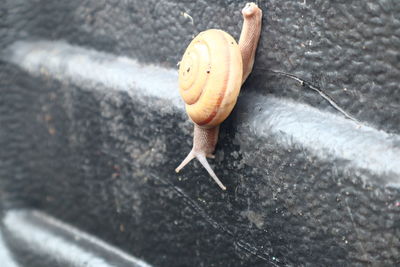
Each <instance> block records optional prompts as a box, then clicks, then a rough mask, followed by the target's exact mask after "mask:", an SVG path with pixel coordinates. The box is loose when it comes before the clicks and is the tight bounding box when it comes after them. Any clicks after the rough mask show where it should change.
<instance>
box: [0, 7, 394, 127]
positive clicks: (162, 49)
mask: <svg viewBox="0 0 400 267" xmlns="http://www.w3.org/2000/svg"><path fill="white" fill-rule="evenodd" d="M259 2H260V3H261V4H260V6H261V8H262V9H263V10H264V18H263V25H264V26H263V30H262V34H261V40H260V44H259V49H258V53H257V58H256V62H255V68H256V69H259V70H258V71H256V73H257V75H256V76H255V75H253V77H252V79H251V81H252V82H255V83H256V84H257V85H261V86H258V87H257V88H258V89H257V90H258V91H259V93H262V94H273V95H277V96H282V97H289V98H292V99H295V100H297V101H304V102H306V103H309V104H312V105H314V106H317V107H319V108H324V109H329V110H332V109H331V108H330V107H329V104H327V103H326V102H325V101H323V100H322V99H321V98H320V97H319V96H318V95H315V94H314V93H309V92H307V91H304V90H303V88H302V87H300V86H297V85H295V84H294V83H293V82H291V81H289V80H287V78H279V77H276V76H273V75H270V74H268V73H266V72H265V71H262V70H261V69H273V70H279V71H284V72H288V73H292V74H294V75H296V76H298V77H300V78H302V79H305V80H309V81H311V82H313V83H314V84H315V85H318V86H319V87H321V88H322V89H324V90H326V91H327V92H328V93H330V94H331V95H332V96H334V97H335V99H337V101H338V103H339V104H340V106H342V107H344V108H345V109H346V110H347V111H348V112H350V113H351V114H353V115H354V116H355V117H357V118H358V119H359V120H361V121H363V122H365V123H369V124H372V125H373V126H376V127H378V128H381V129H384V130H386V131H389V132H393V133H399V132H400V126H399V125H400V121H399V118H400V106H399V105H400V104H399V103H400V96H399V93H398V92H399V91H400V90H399V89H400V88H399V82H398V77H399V76H400V52H399V49H398V47H400V30H399V29H400V2H399V1H396V0H379V1H376V0H368V1H364V0H357V1H351V3H349V2H348V1H345V0H340V1H320V0H314V1H310V0H304V1H291V0H288V1H281V0H269V1H259ZM6 3H7V4H6V5H4V7H2V8H1V11H0V12H2V18H4V19H2V21H1V22H0V23H1V25H2V27H1V30H0V31H1V33H2V35H6V36H7V38H2V40H1V41H0V42H1V43H3V44H4V43H5V44H10V42H12V40H15V39H16V38H24V37H38V38H45V39H64V40H67V41H69V42H70V43H72V44H78V45H83V46H87V47H94V48H96V49H98V50H101V51H108V52H112V53H114V54H117V55H126V56H130V57H134V58H138V59H139V60H140V61H142V62H153V63H158V64H162V65H166V66H170V67H174V66H175V65H176V63H177V62H178V61H179V60H180V57H181V55H182V53H183V51H184V49H185V48H186V46H187V45H188V43H189V42H190V40H191V38H192V37H193V36H194V35H196V34H197V33H198V32H200V31H202V30H205V29H208V28H220V29H223V30H225V31H227V32H229V33H230V34H232V35H233V36H234V37H235V38H236V39H237V38H238V36H239V33H240V27H241V14H240V9H241V8H242V7H243V5H244V3H245V1H195V2H194V1H176V0H175V1H136V0H133V1H111V0H100V1H99V0H87V1H84V2H83V3H82V2H81V1H76V0H74V1H63V2H52V1H50V2H49V1H46V0H35V1H17V2H16V1H14V0H8V1H6ZM183 12H186V13H187V14H189V15H190V16H191V17H192V18H193V24H192V23H191V20H190V19H189V18H187V17H185V16H183Z"/></svg>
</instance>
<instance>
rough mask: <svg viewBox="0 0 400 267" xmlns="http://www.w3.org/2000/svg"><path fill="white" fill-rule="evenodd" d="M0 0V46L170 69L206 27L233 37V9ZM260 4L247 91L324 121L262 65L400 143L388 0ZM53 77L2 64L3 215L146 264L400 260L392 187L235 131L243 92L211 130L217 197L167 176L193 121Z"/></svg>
mask: <svg viewBox="0 0 400 267" xmlns="http://www.w3.org/2000/svg"><path fill="white" fill-rule="evenodd" d="M211 2H212V3H211ZM5 3H6V4H5V5H3V6H2V7H0V12H1V13H0V14H1V17H2V18H4V19H2V20H1V21H0V25H1V26H0V35H1V37H4V38H0V44H1V48H2V49H3V48H4V47H6V46H9V45H11V44H12V43H14V42H15V41H16V40H19V39H24V38H28V39H31V38H40V39H49V40H59V39H64V40H67V41H68V42H69V43H72V44H76V45H80V46H83V47H88V48H94V49H96V50H101V51H108V52H111V53H113V54H115V55H123V56H128V57H132V58H136V59H138V60H140V61H141V62H143V63H148V62H153V63H158V64H162V65H163V66H169V67H175V65H176V62H177V61H178V60H179V57H180V55H181V53H182V52H183V50H184V48H185V46H186V45H187V43H189V41H190V39H191V34H195V33H197V32H198V31H200V30H203V29H206V28H210V27H218V28H222V29H224V30H226V31H228V32H230V33H231V34H233V36H234V37H235V38H237V37H238V33H239V31H240V25H241V23H240V19H238V18H239V17H240V8H241V7H242V6H243V2H241V1H198V3H196V4H194V3H192V1H190V2H189V1H179V2H178V1H168V2H167V1H146V2H141V1H110V0H109V1H94V0H89V1H85V2H83V3H82V2H79V4H78V1H63V2H50V1H11V0H8V1H6V2H5ZM262 3H263V10H264V15H265V18H264V21H263V23H264V28H263V32H262V39H261V41H260V49H259V53H258V58H257V60H256V64H255V68H256V69H257V68H258V70H256V71H255V72H254V74H253V75H252V76H251V77H250V80H249V81H248V82H247V84H246V88H248V89H249V90H251V92H252V93H254V94H259V95H261V94H262V95H267V96H270V95H273V96H274V97H278V98H288V99H292V100H294V101H296V102H304V103H307V104H309V105H311V106H314V107H316V108H318V109H320V110H321V111H329V112H332V113H336V111H334V110H333V109H332V108H331V107H330V106H329V104H327V103H326V101H324V100H323V99H322V98H321V97H320V96H319V95H318V94H316V93H315V92H312V91H307V90H305V89H306V88H304V87H301V86H299V85H298V84H296V83H295V82H293V81H290V80H288V79H287V78H284V77H278V76H276V75H273V74H272V73H271V72H266V71H261V69H263V68H266V69H273V70H278V71H284V72H288V73H292V74H294V75H296V76H298V77H300V78H303V79H306V80H309V81H311V82H312V83H314V84H315V85H316V86H318V87H319V88H321V89H323V90H326V91H327V92H328V93H330V94H331V95H332V96H333V97H334V98H335V99H336V100H337V102H338V103H339V105H340V106H342V107H343V108H345V109H346V110H347V111H349V112H350V113H351V114H353V115H354V116H355V117H357V118H358V119H359V120H360V121H362V122H363V123H365V124H369V125H371V126H373V127H375V128H377V129H383V130H385V131H386V132H388V133H393V134H399V133H400V128H399V125H400V124H399V122H400V121H399V120H400V116H399V115H400V114H399V112H400V106H399V103H400V99H399V97H400V95H399V88H398V87H399V77H400V76H399V69H400V65H399V64H400V63H399V62H400V61H399V58H398V57H399V50H398V47H399V45H400V39H399V38H400V32H399V23H400V22H399V19H400V18H399V14H400V2H398V1H394V0H393V1H372V0H371V1H361V0H360V1H352V3H351V4H349V2H348V1H330V2H326V1H313V2H311V1H307V0H306V1H262ZM303 3H305V4H303ZM181 12H187V13H188V14H190V15H191V16H192V17H193V20H194V25H192V24H191V23H190V20H188V19H185V17H184V16H183V15H182V14H181ZM220 14H223V15H220ZM210 18H211V19H210ZM95 60H96V59H95ZM99 75H101V73H99ZM56 78H57V77H52V76H49V74H47V73H46V72H43V73H42V74H41V75H40V76H39V77H34V76H31V75H30V74H28V73H27V72H24V71H22V70H21V69H20V68H18V67H15V66H13V65H11V64H10V63H1V65H0V89H1V90H0V125H1V126H2V127H1V128H0V147H1V148H2V149H1V150H0V190H1V191H0V197H1V200H2V201H1V207H2V209H9V208H14V207H21V206H22V207H26V206H28V207H34V208H38V209H40V210H43V211H45V212H48V213H50V214H52V215H54V216H56V217H57V218H60V219H62V220H64V221H66V222H69V223H71V224H73V225H75V226H77V227H79V228H80V229H82V230H85V231H88V232H89V233H92V234H94V235H96V236H98V237H100V238H102V239H104V240H106V241H107V242H110V243H111V244H114V245H116V246H118V247H120V248H122V249H124V250H125V251H127V252H128V253H131V254H133V255H135V256H138V257H140V258H143V259H145V260H146V261H148V262H149V263H151V264H154V265H155V266H166V265H170V266H265V265H267V266H268V265H270V266H274V265H276V266H299V265H300V266H321V265H324V266H364V265H367V264H371V265H376V266H395V265H396V264H400V245H399V244H400V241H399V236H400V228H399V225H400V192H399V189H395V188H390V187H385V186H384V185H383V184H380V183H373V182H372V183H370V182H371V181H374V180H375V181H380V179H381V177H377V176H376V175H375V176H374V174H372V173H370V172H368V170H364V169H359V168H357V167H354V166H353V168H344V167H343V166H347V165H348V162H346V161H344V160H342V159H339V158H338V159H330V160H326V159H321V158H319V157H317V156H315V155H313V154H312V153H310V151H309V150H307V149H305V148H303V147H298V146H296V145H294V146H293V147H289V148H288V147H286V146H282V144H280V143H279V142H278V141H279V140H280V138H279V136H271V137H270V138H268V139H266V138H265V137H260V136H257V135H255V134H254V133H251V132H249V131H248V129H246V128H245V127H243V126H244V125H245V124H244V125H242V124H240V122H238V120H239V119H240V118H243V117H246V115H248V114H250V115H251V114H254V110H253V111H252V112H248V110H250V109H249V106H248V105H249V104H248V103H247V102H246V101H241V100H243V98H244V97H246V94H242V96H241V98H240V99H239V102H241V103H242V104H241V105H240V106H238V108H237V109H236V110H235V113H234V114H233V116H231V117H230V118H229V119H228V120H227V121H226V123H224V124H223V125H222V127H221V135H220V142H219V144H218V145H217V154H216V156H217V158H216V160H215V161H213V163H214V164H213V165H214V167H215V171H216V173H217V174H219V175H220V176H221V179H222V180H223V182H224V183H225V184H226V186H227V187H228V191H227V193H223V192H222V191H220V190H219V189H218V188H217V187H216V186H215V185H214V184H213V182H212V181H211V179H210V178H209V177H208V175H207V174H206V172H205V171H204V170H203V169H202V168H200V166H199V164H198V163H192V165H191V168H186V169H185V170H183V171H182V174H180V175H176V174H175V173H174V171H173V170H174V168H175V167H176V166H177V165H178V164H179V161H180V160H181V159H182V157H183V156H184V155H185V153H187V151H188V150H189V149H190V147H191V138H190V134H191V131H192V126H191V124H190V123H189V122H188V121H187V120H186V116H185V115H184V114H183V113H182V111H181V110H180V109H174V108H164V106H165V105H167V104H169V103H168V101H165V100H164V99H162V98H155V97H137V96H135V95H131V94H128V92H124V91H123V90H116V89H115V88H107V87H104V85H102V84H94V83H80V84H75V83H73V81H70V80H61V81H57V80H56ZM150 103H151V105H149V104H150ZM260 108H262V107H260ZM243 114H244V115H243ZM144 126H145V127H144ZM339 134H340V133H339ZM277 140H278V141H277ZM193 165H194V166H195V167H194V168H193ZM365 177H367V178H368V179H365ZM365 181H368V182H367V183H366V182H365ZM24 255H25V254H24ZM30 256H32V255H28V254H26V257H30ZM22 262H23V261H22ZM22 266H23V265H22Z"/></svg>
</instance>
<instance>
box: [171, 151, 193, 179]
mask: <svg viewBox="0 0 400 267" xmlns="http://www.w3.org/2000/svg"><path fill="white" fill-rule="evenodd" d="M195 157H196V156H195V155H194V153H193V149H192V150H191V151H190V152H189V154H188V155H187V156H186V158H185V159H184V160H183V161H182V163H181V164H179V166H178V167H177V168H176V169H175V172H176V173H178V172H180V171H181V170H182V169H183V167H185V166H186V165H187V164H188V163H189V162H190V161H191V160H192V159H194V158H195Z"/></svg>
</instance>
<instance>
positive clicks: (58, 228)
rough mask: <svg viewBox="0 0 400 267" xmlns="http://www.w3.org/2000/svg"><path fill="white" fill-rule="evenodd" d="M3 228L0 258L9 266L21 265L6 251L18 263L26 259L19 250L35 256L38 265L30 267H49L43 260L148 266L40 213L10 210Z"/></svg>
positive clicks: (96, 266) (104, 266) (98, 265)
mask: <svg viewBox="0 0 400 267" xmlns="http://www.w3.org/2000/svg"><path fill="white" fill-rule="evenodd" d="M3 226H4V227H3V228H2V229H3V236H4V240H3V242H1V241H2V240H1V235H0V246H3V249H2V250H0V258H1V259H2V260H3V261H5V262H6V263H7V264H9V265H7V266H10V267H11V266H20V265H19V264H17V263H15V262H14V260H13V259H12V258H11V256H10V255H11V253H8V252H9V248H10V250H11V252H12V253H13V254H15V255H18V261H19V262H24V257H25V256H24V255H22V254H23V253H20V252H21V251H26V250H27V251H29V252H30V253H29V254H30V255H35V256H36V257H35V262H36V263H37V264H38V265H35V264H34V263H33V262H30V263H29V266H52V265H49V262H42V260H44V261H54V262H57V264H58V265H59V266H93V267H112V266H121V267H122V266H133V267H150V265H149V264H147V263H145V262H144V261H142V260H140V259H137V258H135V257H133V256H131V255H129V254H127V253H125V252H123V251H121V250H120V249H118V248H116V247H113V246H111V245H109V244H107V243H105V242H103V241H101V240H99V239H98V238H96V237H93V236H91V235H89V234H87V233H84V232H82V231H80V230H78V229H76V228H74V227H72V226H70V225H67V224H65V223H63V222H61V221H59V220H57V219H55V218H53V217H51V216H49V215H47V214H45V213H43V212H39V211H35V210H10V211H8V212H7V213H6V214H5V216H4V218H3ZM20 254H21V255H20ZM40 259H42V260H40ZM22 266H25V265H22ZM27 266H28V265H27Z"/></svg>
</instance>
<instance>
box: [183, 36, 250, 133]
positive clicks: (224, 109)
mask: <svg viewBox="0 0 400 267" xmlns="http://www.w3.org/2000/svg"><path fill="white" fill-rule="evenodd" d="M242 76H243V63H242V56H241V53H240V49H239V46H238V44H237V43H236V41H235V40H234V39H233V37H232V36H231V35H229V34H228V33H226V32H224V31H221V30H216V29H211V30H207V31H204V32H201V33H200V34H199V35H197V36H196V37H195V38H194V39H193V40H192V42H191V43H190V44H189V46H188V47H187V49H186V51H185V53H184V55H183V57H182V60H181V62H180V66H179V91H180V94H181V96H182V98H183V100H184V102H185V103H186V111H187V113H188V115H189V117H190V118H191V120H192V121H193V122H194V123H196V124H197V125H199V126H201V127H214V126H217V125H219V124H220V123H221V122H222V121H223V120H225V119H226V117H228V115H229V114H230V113H231V111H232V109H233V107H234V106H235V104H236V100H237V97H238V95H239V91H240V87H241V82H242Z"/></svg>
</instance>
